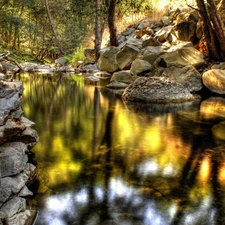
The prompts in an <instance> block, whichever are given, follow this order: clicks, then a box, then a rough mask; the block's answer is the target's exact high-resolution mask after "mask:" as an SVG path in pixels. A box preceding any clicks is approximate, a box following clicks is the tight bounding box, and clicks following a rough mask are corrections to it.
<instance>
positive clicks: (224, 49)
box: [196, 0, 225, 60]
mask: <svg viewBox="0 0 225 225" xmlns="http://www.w3.org/2000/svg"><path fill="white" fill-rule="evenodd" d="M196 2H197V6H198V8H199V13H200V16H201V18H202V21H203V33H204V38H205V42H206V48H207V55H208V57H209V59H214V60H225V35H224V32H223V30H224V26H223V23H222V21H221V18H220V16H219V14H218V11H217V9H216V6H215V3H214V2H213V0H207V5H208V8H206V3H205V1H204V0H196Z"/></svg>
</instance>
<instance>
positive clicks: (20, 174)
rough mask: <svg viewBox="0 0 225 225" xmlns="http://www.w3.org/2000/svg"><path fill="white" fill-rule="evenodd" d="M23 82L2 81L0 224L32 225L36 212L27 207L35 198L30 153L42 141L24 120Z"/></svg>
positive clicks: (33, 168) (0, 85)
mask: <svg viewBox="0 0 225 225" xmlns="http://www.w3.org/2000/svg"><path fill="white" fill-rule="evenodd" d="M22 93H23V85H22V83H21V82H20V81H13V82H9V81H7V80H5V79H1V78H0V225H6V224H7V225H25V224H26V225H27V224H32V220H33V219H34V217H35V214H36V212H35V211H33V210H28V209H27V207H26V197H27V196H30V195H32V192H31V191H30V190H29V189H28V188H27V185H28V184H29V183H30V182H31V181H32V180H33V179H34V177H35V166H34V165H33V164H31V163H30V162H29V154H30V153H31V152H30V150H31V149H32V148H33V147H34V145H35V144H36V143H37V141H38V135H37V132H36V131H35V130H33V129H32V128H31V127H32V125H34V123H33V122H31V121H30V120H28V119H26V118H25V117H23V115H22V114H23V111H22V108H21V98H22Z"/></svg>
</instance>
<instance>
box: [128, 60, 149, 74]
mask: <svg viewBox="0 0 225 225" xmlns="http://www.w3.org/2000/svg"><path fill="white" fill-rule="evenodd" d="M150 70H151V64H150V63H149V62H147V61H145V60H142V59H135V60H134V61H133V62H132V64H131V69H130V72H131V74H132V75H142V74H145V73H147V72H149V71H150Z"/></svg>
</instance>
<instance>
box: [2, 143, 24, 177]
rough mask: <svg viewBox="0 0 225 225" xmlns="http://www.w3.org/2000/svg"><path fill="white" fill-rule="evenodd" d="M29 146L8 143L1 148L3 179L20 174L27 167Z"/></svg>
mask: <svg viewBox="0 0 225 225" xmlns="http://www.w3.org/2000/svg"><path fill="white" fill-rule="evenodd" d="M26 151H27V146H26V145H25V144H23V143H21V142H12V143H7V144H5V145H3V146H1V148H0V169H1V177H6V176H12V175H16V174H18V173H20V172H21V171H23V170H24V168H25V167H26V164H27V161H28V157H27V154H26Z"/></svg>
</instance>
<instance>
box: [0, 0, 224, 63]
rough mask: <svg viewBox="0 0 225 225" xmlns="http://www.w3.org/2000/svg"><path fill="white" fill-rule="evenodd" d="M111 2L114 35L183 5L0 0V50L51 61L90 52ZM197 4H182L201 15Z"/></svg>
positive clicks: (158, 0) (134, 0) (155, 0)
mask: <svg viewBox="0 0 225 225" xmlns="http://www.w3.org/2000/svg"><path fill="white" fill-rule="evenodd" d="M112 2H114V5H116V10H115V17H112V18H115V21H116V28H117V32H119V31H122V29H124V28H126V27H127V26H128V25H130V24H132V23H133V24H134V23H135V22H137V21H138V20H139V21H140V20H141V19H143V18H146V17H154V18H156V19H157V17H158V18H159V17H160V16H161V15H162V13H163V14H164V15H165V14H166V13H167V12H166V11H167V9H168V7H170V6H171V7H172V6H173V7H174V6H177V7H178V6H179V5H180V4H181V3H182V2H181V1H172V0H171V1H169V0H168V1H163V0H117V1H116V0H82V1H80V0H32V1H30V0H0V21H1V26H0V40H1V42H0V49H1V51H2V52H3V51H6V50H10V51H11V52H26V53H29V54H31V55H32V56H34V57H35V58H36V59H44V58H48V59H52V60H53V59H55V58H57V57H59V56H60V55H63V54H64V55H65V54H67V55H68V54H72V53H73V52H79V51H82V50H83V47H92V48H93V47H94V45H96V33H99V34H100V35H99V38H100V39H101V38H102V35H103V32H104V31H105V30H107V28H108V23H107V16H109V10H108V9H109V7H110V4H111V3H112ZM207 2H214V1H213V0H210V1H209V0H208V1H207ZM222 2H224V1H222ZM199 3H203V5H204V4H205V1H203V0H196V1H193V0H192V1H189V2H187V1H184V2H183V3H182V4H183V5H186V4H188V5H189V6H191V7H192V6H193V7H197V8H199V12H200V13H202V15H203V14H204V13H206V12H207V9H206V11H204V10H202V9H203V8H204V7H203V6H202V5H201V4H199ZM207 4H208V3H207ZM209 5H210V4H209ZM96 12H98V20H99V21H98V24H96V18H97V17H96ZM111 16H112V15H111ZM112 25H113V26H115V24H114V23H112ZM207 26H208V25H207ZM113 29H114V28H113ZM96 30H97V32H96ZM109 30H110V29H109ZM107 35H108V34H107ZM110 35H111V34H110ZM210 35H211V34H210ZM108 37H109V35H108V36H107V38H108ZM209 41H210V40H209ZM215 42H217V39H216V41H215ZM101 44H102V42H100V43H98V45H101ZM208 47H209V48H210V49H211V46H208ZM224 55H225V54H224Z"/></svg>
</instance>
